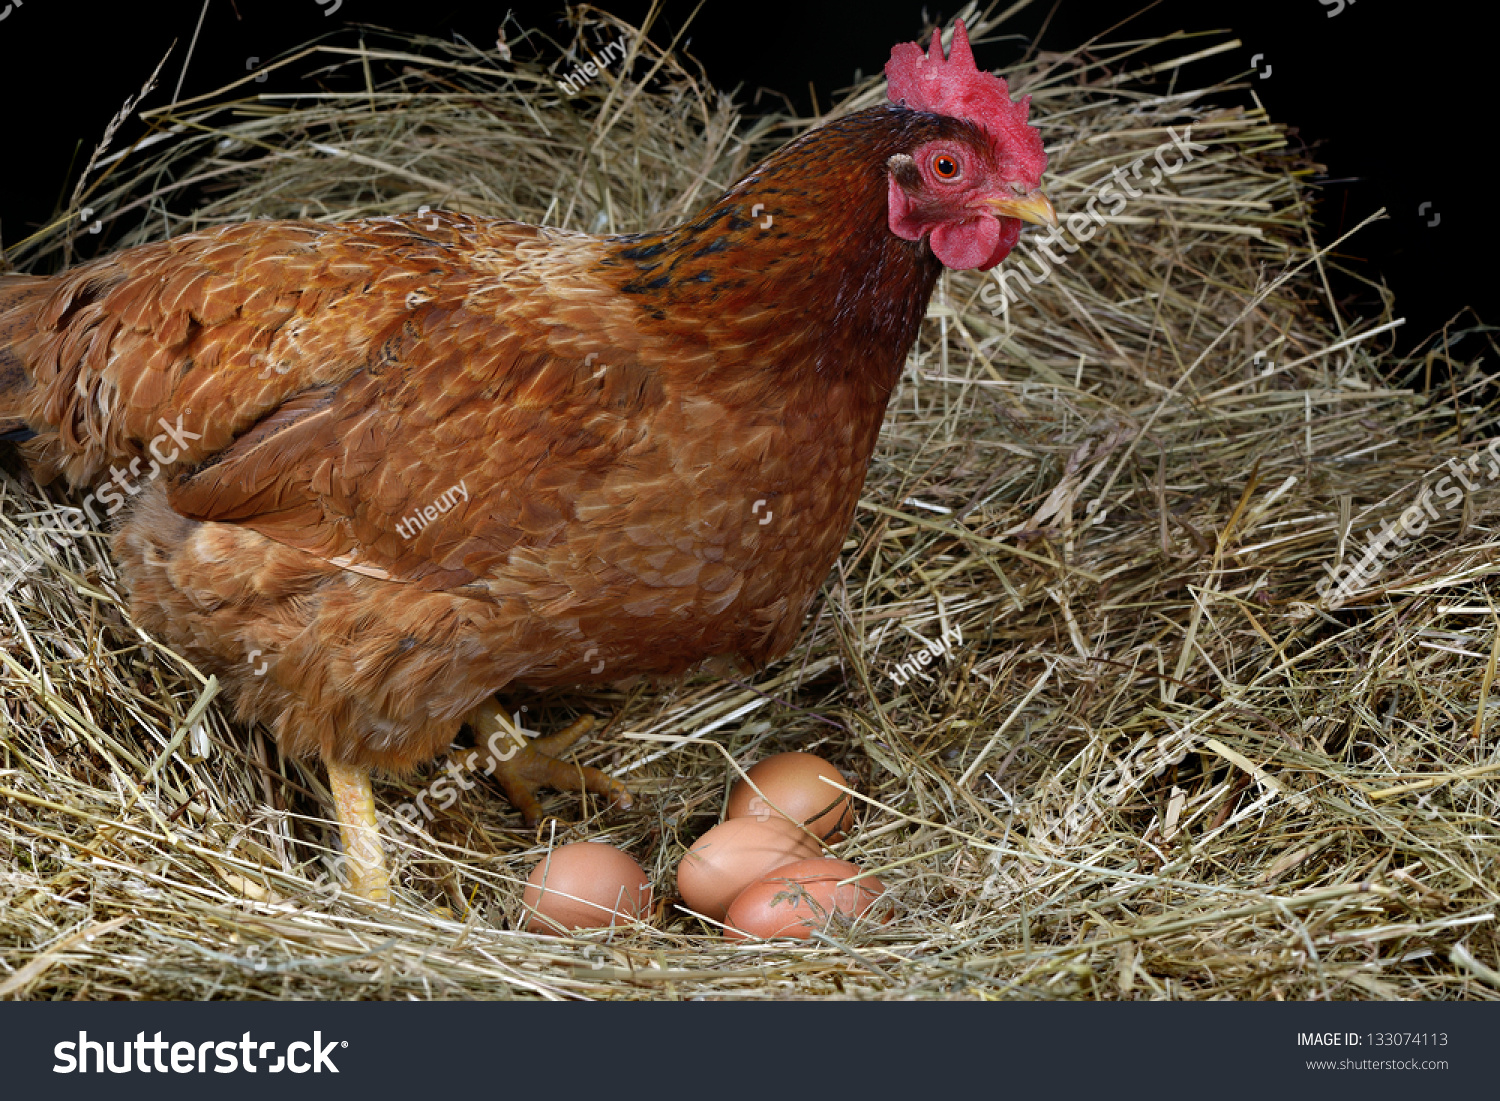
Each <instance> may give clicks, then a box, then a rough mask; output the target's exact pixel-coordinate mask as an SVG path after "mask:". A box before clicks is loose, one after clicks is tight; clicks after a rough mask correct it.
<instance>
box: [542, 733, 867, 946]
mask: <svg viewBox="0 0 1500 1101" xmlns="http://www.w3.org/2000/svg"><path fill="white" fill-rule="evenodd" d="M746 776H747V777H748V780H746V779H741V780H739V781H738V782H736V784H735V785H734V787H733V788H732V789H731V790H730V793H729V804H728V806H727V807H726V808H725V815H724V821H723V822H721V823H719V825H717V826H715V827H713V829H711V830H709V831H708V832H707V833H705V834H704V835H703V836H702V837H700V838H699V839H698V841H697V842H696V843H695V844H694V845H693V847H692V848H691V849H689V850H688V852H687V854H686V855H685V856H684V857H683V858H682V862H681V863H680V864H679V865H678V867H677V889H678V893H679V894H681V895H682V899H683V901H684V902H685V903H686V904H687V905H688V906H689V907H690V908H691V909H692V910H694V911H695V912H697V913H699V914H702V915H703V916H704V917H707V918H709V919H710V920H712V921H714V922H717V923H719V924H720V925H722V926H723V929H724V935H725V936H726V937H731V938H735V939H744V938H747V937H756V938H760V939H770V938H772V937H796V938H800V939H808V938H810V937H811V936H812V934H813V931H814V930H817V929H823V928H825V927H827V925H828V923H829V920H830V918H831V917H832V916H833V915H834V914H835V913H839V914H842V915H844V916H845V917H847V918H853V917H856V916H858V915H860V914H863V913H864V912H865V911H866V910H868V909H869V908H870V906H871V904H872V903H873V902H874V901H875V900H876V899H877V898H878V897H879V896H880V894H881V893H882V892H883V891H884V890H885V887H884V885H883V884H882V883H881V882H880V880H878V879H876V878H875V877H874V876H870V875H865V874H864V873H863V872H862V871H861V869H860V868H859V866H858V865H856V864H851V863H850V862H849V861H847V860H834V859H830V858H827V857H823V856H821V855H820V854H821V851H822V850H821V847H820V845H819V841H823V842H830V843H831V842H834V841H839V840H842V838H843V837H844V834H845V833H846V832H847V831H848V830H849V829H850V827H851V826H852V825H853V822H854V807H853V803H852V801H851V799H850V797H849V795H848V793H847V792H845V791H843V790H841V788H842V787H846V786H847V784H846V781H845V779H844V776H843V774H842V773H840V772H839V770H838V769H837V768H835V767H834V766H833V765H831V764H829V763H828V762H827V761H825V760H823V759H822V758H821V757H816V756H814V755H813V754H811V753H781V754H778V755H776V756H774V757H767V758H766V759H765V760H763V761H760V762H759V763H757V764H756V765H754V766H753V767H752V768H751V769H750V770H749V771H748V772H747V773H746ZM523 902H524V903H525V907H526V913H527V915H528V917H527V925H526V927H527V929H529V930H531V931H532V932H538V933H562V932H568V931H571V930H573V929H591V928H597V927H600V926H606V925H615V924H618V923H622V922H630V921H637V920H642V919H644V918H645V917H646V916H647V915H648V914H649V913H650V912H651V904H652V892H651V881H650V880H649V879H648V878H647V876H646V873H645V872H644V871H643V870H642V869H641V866H640V865H639V864H637V863H636V862H635V861H634V860H633V859H631V858H630V857H629V856H628V855H627V854H625V853H623V852H621V851H620V850H619V849H616V848H615V847H614V846H612V845H605V844H602V843H601V842H597V841H581V842H576V843H574V844H571V845H563V846H561V847H559V848H557V849H555V850H553V851H552V852H551V853H549V854H548V855H547V857H546V858H545V859H543V860H542V862H541V863H540V864H538V865H537V866H536V868H534V869H533V870H532V873H531V877H530V878H529V879H528V880H527V883H526V890H525V894H524V896H523Z"/></svg>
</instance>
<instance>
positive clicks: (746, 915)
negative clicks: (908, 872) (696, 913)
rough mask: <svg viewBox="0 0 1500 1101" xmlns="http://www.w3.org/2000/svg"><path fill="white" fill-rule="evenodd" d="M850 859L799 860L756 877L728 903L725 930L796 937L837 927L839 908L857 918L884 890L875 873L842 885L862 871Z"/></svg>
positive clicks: (736, 934) (738, 936)
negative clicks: (833, 919)
mask: <svg viewBox="0 0 1500 1101" xmlns="http://www.w3.org/2000/svg"><path fill="white" fill-rule="evenodd" d="M860 871H861V869H860V867H859V865H857V864H851V863H849V862H848V861H847V860H830V859H827V858H821V859H816V860H799V861H797V863H795V864H787V865H784V866H783V867H780V868H777V869H776V870H775V871H773V872H771V873H770V874H769V875H766V876H763V877H762V878H760V879H758V880H756V881H755V882H754V883H752V884H750V886H748V887H746V888H745V889H744V890H743V891H741V892H740V893H739V896H738V897H736V898H735V900H734V902H733V903H732V904H731V905H730V907H729V914H728V916H727V917H726V918H725V924H727V925H728V926H729V928H728V929H725V930H724V935H725V936H726V937H729V938H730V939H732V940H745V939H747V938H750V937H758V938H759V939H761V940H769V939H770V938H772V937H796V938H798V939H799V940H808V939H810V938H811V937H812V934H813V930H814V929H817V930H824V931H836V929H837V925H836V924H834V922H832V921H831V920H830V919H831V918H832V917H833V915H834V913H835V912H837V913H841V914H843V915H844V917H845V918H849V919H852V918H855V917H858V916H859V915H860V914H863V913H864V912H865V911H866V910H868V909H869V908H870V905H871V903H873V902H874V901H875V899H876V898H878V897H879V896H880V893H881V892H882V891H884V890H885V884H883V883H881V882H880V880H878V879H876V878H875V877H874V876H866V877H865V878H864V879H861V880H859V881H858V882H856V883H846V884H844V885H843V886H842V887H840V886H838V883H839V882H840V881H841V880H845V879H849V878H851V877H852V876H856V875H859V873H860Z"/></svg>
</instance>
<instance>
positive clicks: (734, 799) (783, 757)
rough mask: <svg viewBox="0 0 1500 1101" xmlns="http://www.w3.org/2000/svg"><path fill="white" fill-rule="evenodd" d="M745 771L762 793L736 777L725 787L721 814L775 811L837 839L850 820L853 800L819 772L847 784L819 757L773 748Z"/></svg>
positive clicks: (734, 815)
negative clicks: (725, 806) (726, 795)
mask: <svg viewBox="0 0 1500 1101" xmlns="http://www.w3.org/2000/svg"><path fill="white" fill-rule="evenodd" d="M745 775H747V776H749V777H750V779H752V780H754V781H755V787H758V788H760V790H761V794H762V795H764V798H762V797H761V795H757V794H755V788H752V787H751V786H750V785H749V784H747V783H746V782H745V781H744V780H743V779H741V780H737V781H736V782H735V785H734V787H732V788H730V789H729V807H728V809H727V810H726V811H725V812H724V817H725V818H762V819H764V818H770V817H772V816H773V815H775V814H776V811H777V810H780V811H781V812H782V816H784V817H786V818H790V819H791V820H792V821H794V822H801V823H802V824H803V825H805V826H806V827H807V828H808V829H809V830H811V831H812V832H813V833H815V834H817V835H818V836H819V837H821V838H822V839H823V840H824V841H838V840H841V839H842V838H843V836H844V834H845V833H846V832H847V831H848V829H849V827H850V826H852V825H853V824H854V805H853V804H854V800H853V799H851V798H850V797H849V796H847V795H845V794H844V793H843V792H841V791H839V789H838V788H835V787H829V786H828V785H827V784H825V783H824V782H823V781H822V780H821V779H819V777H823V776H826V777H828V779H830V780H833V781H835V782H837V783H840V784H843V785H844V786H845V787H852V786H853V785H851V784H850V783H849V781H848V780H846V779H845V778H844V774H843V773H841V772H840V771H839V770H838V769H836V768H834V767H833V766H832V765H831V764H829V763H828V762H827V761H825V760H823V758H821V757H818V756H814V755H813V754H811V753H778V754H776V756H774V757H767V758H766V759H765V760H763V761H757V762H756V763H755V764H753V765H751V766H750V768H749V769H748V770H747V771H746V773H745ZM768 804H769V805H768ZM773 808H775V809H773Z"/></svg>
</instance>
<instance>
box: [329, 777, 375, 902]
mask: <svg viewBox="0 0 1500 1101" xmlns="http://www.w3.org/2000/svg"><path fill="white" fill-rule="evenodd" d="M324 763H325V764H326V765H327V766H328V787H329V789H330V790H331V791H332V792H333V805H334V812H335V813H336V814H337V815H338V820H339V834H340V836H341V839H342V840H343V843H344V860H345V861H346V862H347V864H346V867H347V871H348V883H349V890H350V891H351V892H352V893H353V894H356V895H358V896H359V897H360V898H364V899H369V900H370V901H371V902H378V903H380V904H381V905H385V904H386V903H388V902H390V900H391V877H390V873H389V872H388V871H386V867H385V853H384V851H383V850H382V849H381V846H380V826H379V825H378V824H377V822H376V820H375V795H374V793H373V792H372V791H371V790H370V770H369V769H367V768H357V767H356V766H354V765H346V764H341V763H340V762H338V761H335V760H332V759H331V758H327V757H325V758H324Z"/></svg>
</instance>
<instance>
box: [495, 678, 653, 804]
mask: <svg viewBox="0 0 1500 1101" xmlns="http://www.w3.org/2000/svg"><path fill="white" fill-rule="evenodd" d="M468 723H469V726H471V727H473V729H474V734H475V737H476V739H477V741H478V743H479V763H480V765H481V766H482V767H483V769H484V771H485V773H486V774H490V775H493V776H494V777H495V779H496V780H497V781H498V782H499V784H500V790H501V791H503V792H505V797H506V798H507V799H509V800H510V801H511V804H512V805H513V806H514V807H515V808H516V809H517V810H518V811H520V812H521V816H522V817H523V818H525V819H526V824H527V825H528V826H534V825H536V824H537V823H538V822H540V821H541V820H542V805H541V803H540V802H538V801H537V797H536V792H537V790H538V789H540V788H544V787H548V788H552V789H554V790H556V791H591V792H593V793H594V794H596V795H605V796H608V797H609V798H610V799H611V800H612V801H613V802H614V803H615V805H616V806H620V807H626V808H628V807H629V806H630V805H631V802H632V800H631V795H630V789H629V788H627V787H626V786H625V785H624V784H622V783H620V781H618V780H616V779H615V778H614V777H612V776H607V775H605V774H604V773H602V772H600V771H599V770H598V769H597V768H590V767H588V766H587V765H575V764H569V763H568V762H566V761H559V760H557V759H556V758H557V755H558V754H560V753H562V752H563V751H564V750H566V749H568V748H569V747H570V746H572V745H573V743H574V742H576V741H578V739H579V738H582V737H583V736H584V735H585V734H587V733H588V732H589V731H590V730H592V729H593V728H594V724H595V720H594V717H593V716H592V715H584V716H582V717H581V718H578V719H575V720H574V721H573V722H572V723H570V724H568V726H567V728H566V729H565V730H562V731H559V732H558V733H556V734H549V735H544V736H542V737H538V738H530V739H528V738H527V737H526V735H525V734H523V733H522V732H521V730H520V729H519V728H518V727H517V725H516V723H515V722H513V721H512V719H511V716H509V715H507V714H506V713H505V710H504V709H503V708H502V707H501V706H500V704H499V702H498V701H496V700H493V699H491V700H487V701H485V702H484V703H482V704H480V706H479V707H477V708H475V709H474V712H473V714H471V715H470V716H469V719H468ZM492 769H493V772H491V770H492Z"/></svg>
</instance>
